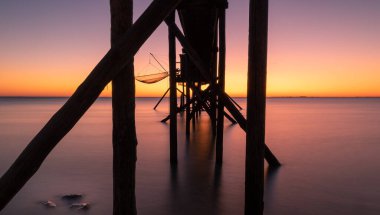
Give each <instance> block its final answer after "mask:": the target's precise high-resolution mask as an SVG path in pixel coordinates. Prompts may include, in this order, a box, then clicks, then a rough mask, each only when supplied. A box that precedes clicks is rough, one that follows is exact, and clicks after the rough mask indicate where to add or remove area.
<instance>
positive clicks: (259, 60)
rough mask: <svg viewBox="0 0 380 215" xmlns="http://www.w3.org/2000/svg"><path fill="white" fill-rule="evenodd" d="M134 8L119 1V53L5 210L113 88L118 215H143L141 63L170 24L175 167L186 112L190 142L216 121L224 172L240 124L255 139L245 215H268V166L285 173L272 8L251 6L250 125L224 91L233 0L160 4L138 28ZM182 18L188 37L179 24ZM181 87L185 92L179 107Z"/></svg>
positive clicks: (39, 147) (115, 46) (42, 138)
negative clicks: (275, 117) (206, 119)
mask: <svg viewBox="0 0 380 215" xmlns="http://www.w3.org/2000/svg"><path fill="white" fill-rule="evenodd" d="M132 4H133V0H111V49H110V50H109V51H108V52H107V54H106V55H105V56H104V57H103V59H102V60H101V61H100V62H99V63H98V65H97V66H96V67H95V68H94V69H93V71H92V72H91V73H90V75H89V76H88V77H87V78H86V79H85V80H84V82H83V83H82V84H81V85H80V86H79V87H78V89H77V90H76V91H75V92H74V94H73V95H72V96H71V97H70V98H69V100H68V101H67V102H66V103H65V104H64V105H63V107H62V108H61V109H60V110H59V111H58V112H57V113H56V114H55V115H54V116H53V117H52V118H51V119H50V120H49V121H48V123H47V124H46V125H45V126H44V127H43V128H42V130H41V131H40V132H39V133H38V134H37V135H36V136H35V137H34V138H33V139H32V141H31V142H30V143H29V145H28V146H27V147H26V148H25V150H24V151H23V152H22V153H21V155H20V156H19V157H18V158H17V160H16V161H15V162H14V163H13V165H12V166H11V167H10V168H9V170H8V171H7V172H6V173H5V174H4V175H3V176H2V177H1V179H0V210H1V209H3V208H4V207H5V206H6V204H7V203H8V202H9V201H10V200H11V199H12V198H13V196H14V195H15V194H16V193H17V192H18V191H19V190H20V189H21V188H22V187H23V185H24V184H25V183H26V182H27V181H28V180H29V179H30V178H31V177H32V176H33V175H34V174H35V172H36V171H37V170H38V168H39V167H40V165H41V164H42V162H43V161H44V159H45V158H46V157H47V155H48V154H49V153H50V151H51V150H52V149H53V148H54V147H55V146H56V145H57V144H58V142H59V141H60V140H61V139H62V138H63V137H64V136H65V135H66V134H67V133H68V132H69V131H70V130H71V129H72V128H73V126H74V125H75V124H76V123H77V122H78V120H79V119H80V118H81V117H82V116H83V114H84V113H85V112H86V111H87V109H88V108H89V107H90V106H91V105H92V104H93V102H94V101H95V100H96V98H97V97H98V96H99V94H100V93H101V91H102V90H103V88H104V87H105V86H106V85H107V84H108V83H109V82H110V81H112V82H113V93H112V96H113V102H112V103H113V127H114V129H113V149H114V155H113V156H114V158H113V159H114V167H113V172H114V174H113V177H114V189H113V190H114V214H136V213H137V212H136V203H135V201H136V200H135V168H136V166H135V162H136V144H137V140H136V132H135V121H134V120H135V116H134V109H135V104H134V93H135V92H134V74H133V73H134V71H133V57H134V55H135V54H136V52H137V51H138V49H139V48H140V47H141V46H142V44H143V43H144V42H145V41H146V40H147V39H148V38H149V36H150V35H151V34H152V33H153V31H154V30H155V29H156V28H157V27H158V25H159V24H160V23H162V22H163V21H165V22H166V24H167V26H168V29H169V30H168V40H169V79H170V88H169V89H168V91H169V92H170V114H169V116H167V117H166V118H165V119H163V120H162V122H166V121H167V120H170V163H171V164H172V165H175V164H176V163H177V114H178V113H179V112H181V111H185V112H186V133H187V135H188V134H189V133H190V121H191V120H193V121H194V120H195V119H196V117H197V116H198V115H199V114H200V111H201V110H203V111H205V112H206V113H207V114H208V115H209V116H210V118H211V122H212V130H213V134H214V135H215V137H216V165H221V164H222V160H223V127H224V124H223V123H224V117H226V118H227V119H229V120H230V121H231V122H233V123H238V124H239V125H240V127H241V128H242V129H243V130H244V131H246V133H247V153H246V208H245V213H246V214H262V211H263V199H262V197H263V177H264V176H263V172H264V169H263V166H264V158H265V159H266V160H267V162H268V163H269V165H271V166H279V165H280V163H279V161H278V160H277V158H276V157H275V156H274V154H273V153H272V152H271V151H270V149H269V148H268V147H267V146H266V145H265V142H264V141H265V97H266V59H267V56H266V55H267V54H266V50H267V25H268V23H267V22H268V20H267V19H268V0H251V1H250V26H249V32H250V34H249V39H250V40H249V41H250V43H249V69H248V103H247V104H248V109H247V119H248V120H246V119H245V118H244V116H243V115H242V114H241V113H240V111H239V109H241V107H240V106H239V105H238V104H237V103H236V102H234V101H233V100H232V98H231V97H230V96H228V95H227V93H226V92H225V90H224V88H225V87H224V85H225V58H226V54H225V53H226V34H225V23H226V22H225V20H226V12H225V11H226V9H227V7H228V3H227V0H154V1H153V2H152V3H151V5H150V6H149V7H148V8H147V9H146V10H145V12H144V13H143V14H142V15H141V16H140V18H139V19H138V20H137V21H136V22H135V23H134V24H133V25H132ZM175 10H177V11H178V16H179V19H180V23H181V25H182V29H183V32H182V31H181V30H180V29H179V27H178V26H177V24H176V21H175ZM176 39H177V40H178V41H179V43H180V44H181V46H182V48H183V52H182V53H181V54H180V55H179V56H180V63H181V66H180V68H179V69H177V68H176V62H177V58H176V57H177V53H176ZM165 75H166V76H167V74H165ZM166 76H165V77H166ZM138 78H140V79H141V80H139V81H142V82H146V83H152V82H155V81H156V80H159V79H160V78H161V79H162V78H163V74H161V75H160V74H158V76H157V77H149V78H146V79H144V77H138ZM178 83H180V84H181V85H182V91H180V92H181V105H180V106H179V107H178V105H177V91H178V89H177V84H178ZM202 86H203V87H202ZM168 91H167V92H168ZM167 92H166V93H167ZM166 93H165V94H166ZM157 105H158V104H157ZM157 105H156V106H157ZM225 109H226V110H228V112H229V113H227V112H226V111H225Z"/></svg>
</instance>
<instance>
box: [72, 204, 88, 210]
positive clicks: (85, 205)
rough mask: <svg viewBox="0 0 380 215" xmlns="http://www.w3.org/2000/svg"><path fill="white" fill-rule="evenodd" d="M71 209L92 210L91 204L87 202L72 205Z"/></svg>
mask: <svg viewBox="0 0 380 215" xmlns="http://www.w3.org/2000/svg"><path fill="white" fill-rule="evenodd" d="M70 208H72V209H77V210H87V209H89V208H90V204H89V203H86V202H81V203H75V204H72V205H71V206H70Z"/></svg>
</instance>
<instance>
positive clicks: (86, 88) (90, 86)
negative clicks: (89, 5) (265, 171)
mask: <svg viewBox="0 0 380 215" xmlns="http://www.w3.org/2000/svg"><path fill="white" fill-rule="evenodd" d="M180 2H181V0H154V1H153V2H152V3H151V4H150V6H149V7H148V8H147V9H146V10H145V12H144V13H143V14H142V15H141V16H140V18H139V19H138V20H137V21H136V22H135V23H134V24H133V26H132V27H131V28H130V29H129V30H128V31H127V32H126V33H125V34H124V35H123V36H121V38H123V39H121V40H120V41H118V42H116V43H115V46H114V47H112V48H111V49H110V50H109V51H108V52H107V54H106V55H105V56H104V57H103V59H102V60H101V61H100V62H99V63H98V65H96V67H95V68H94V69H93V70H92V72H91V73H90V75H89V76H88V77H87V78H86V79H85V80H84V82H83V83H82V84H81V85H80V86H79V87H78V89H77V90H76V91H75V92H74V94H73V95H72V96H71V97H70V98H69V99H68V100H67V102H66V103H65V104H64V105H63V106H62V108H61V109H59V110H58V111H57V112H56V113H55V114H54V115H53V117H52V118H51V119H50V120H49V121H48V123H47V124H46V125H45V126H44V127H43V128H42V130H41V131H40V132H38V134H37V135H36V136H35V137H34V138H33V139H32V141H31V142H30V143H29V145H28V146H27V147H26V148H25V149H24V151H23V152H22V153H21V154H20V156H19V157H18V158H17V159H16V161H15V162H14V163H13V164H12V166H11V167H10V168H9V169H8V170H7V171H6V172H5V174H4V175H3V176H2V177H1V179H0V210H2V209H3V208H4V207H5V206H6V205H7V204H8V202H9V201H10V200H11V199H12V198H13V196H14V195H16V193H17V192H18V191H19V190H20V189H21V188H22V187H23V186H24V184H25V183H26V182H27V181H28V180H29V179H30V178H31V177H32V176H33V175H34V174H35V173H36V172H37V170H38V169H39V167H40V166H41V164H42V162H43V161H44V160H45V158H46V157H47V156H48V155H49V153H50V152H51V151H52V150H53V148H54V147H55V146H56V145H57V144H58V142H59V141H60V140H61V139H62V138H63V137H64V136H65V135H66V134H67V133H68V132H69V131H70V130H71V129H72V128H73V127H74V125H75V124H76V123H77V122H78V121H79V119H80V118H81V117H82V116H83V114H84V113H85V112H86V111H87V109H88V108H89V107H90V106H91V105H92V104H93V103H94V102H95V100H96V98H97V97H98V96H99V95H100V93H101V92H102V90H103V89H104V87H105V86H106V85H107V84H108V83H109V82H110V81H111V80H112V79H113V78H114V77H115V76H116V75H117V74H118V73H119V72H120V71H121V70H122V69H123V68H125V66H126V65H128V64H129V63H131V61H132V58H133V56H134V55H135V54H136V52H137V51H138V50H139V49H140V47H141V46H142V44H143V43H144V42H145V41H146V40H147V39H148V38H149V36H150V35H151V34H152V33H153V31H154V30H155V29H156V28H157V27H158V26H159V24H160V23H161V22H162V21H163V20H164V19H165V18H166V17H167V16H168V15H169V14H170V13H171V12H173V11H174V9H175V8H176V7H177V5H178V4H179V3H180Z"/></svg>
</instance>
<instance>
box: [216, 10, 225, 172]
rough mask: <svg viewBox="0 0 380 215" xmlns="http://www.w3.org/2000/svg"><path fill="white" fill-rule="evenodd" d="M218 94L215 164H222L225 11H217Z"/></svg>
mask: <svg viewBox="0 0 380 215" xmlns="http://www.w3.org/2000/svg"><path fill="white" fill-rule="evenodd" d="M218 12H219V74H218V77H219V81H218V85H219V92H218V122H217V123H218V124H217V131H216V164H218V165H220V164H222V162H223V130H224V105H223V102H221V97H222V95H221V92H224V88H225V87H224V86H225V67H226V29H225V28H226V9H225V8H220V9H219V11H218Z"/></svg>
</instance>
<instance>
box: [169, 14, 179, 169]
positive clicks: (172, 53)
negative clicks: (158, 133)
mask: <svg viewBox="0 0 380 215" xmlns="http://www.w3.org/2000/svg"><path fill="white" fill-rule="evenodd" d="M167 20H168V21H169V22H175V14H174V12H173V13H172V14H171V15H170V16H169V17H168V18H167ZM168 29H169V79H170V80H169V82H170V163H171V164H176V163H177V82H176V45H175V35H174V33H173V31H172V29H171V28H170V27H168Z"/></svg>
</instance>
